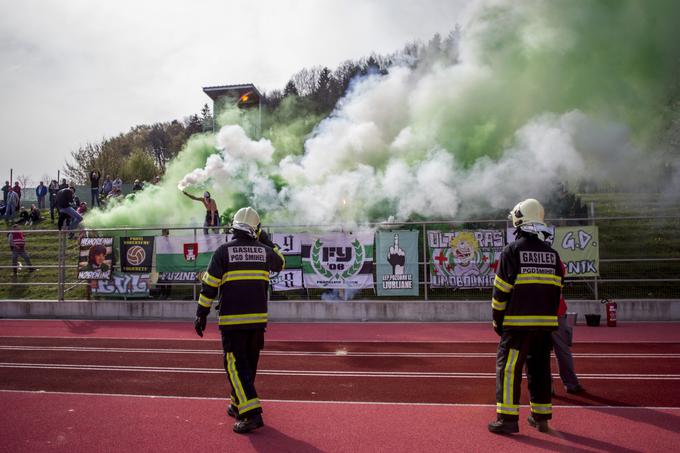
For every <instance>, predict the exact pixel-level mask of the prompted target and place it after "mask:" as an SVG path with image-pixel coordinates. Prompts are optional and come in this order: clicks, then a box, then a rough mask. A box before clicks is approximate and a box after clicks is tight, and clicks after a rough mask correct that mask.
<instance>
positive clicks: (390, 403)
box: [0, 389, 680, 411]
mask: <svg viewBox="0 0 680 453" xmlns="http://www.w3.org/2000/svg"><path fill="white" fill-rule="evenodd" d="M2 393H26V394H37V395H65V396H105V397H112V398H145V399H181V400H206V401H226V400H227V399H228V398H227V397H226V396H225V397H223V398H217V397H211V396H182V395H147V394H134V393H93V392H61V391H52V390H13V389H0V394H2ZM261 401H263V402H265V403H283V404H288V403H291V404H341V405H360V406H408V407H411V406H434V407H452V408H457V407H462V408H465V407H483V408H494V409H495V408H496V404H495V403H493V404H483V403H426V402H417V401H416V402H408V403H404V402H399V401H333V400H282V399H261ZM521 407H523V408H525V409H529V405H524V404H522V405H521ZM553 407H557V408H560V409H586V410H601V409H615V410H618V409H625V410H635V409H638V410H672V411H676V410H677V411H680V407H678V406H611V405H606V406H577V405H555V404H553Z"/></svg>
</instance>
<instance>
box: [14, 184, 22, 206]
mask: <svg viewBox="0 0 680 453" xmlns="http://www.w3.org/2000/svg"><path fill="white" fill-rule="evenodd" d="M12 190H13V191H15V192H16V193H17V195H19V202H21V186H20V185H19V181H14V187H12Z"/></svg>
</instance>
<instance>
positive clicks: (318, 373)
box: [0, 362, 680, 381]
mask: <svg viewBox="0 0 680 453" xmlns="http://www.w3.org/2000/svg"><path fill="white" fill-rule="evenodd" d="M0 368H6V369H46V370H77V371H117V372H151V373H184V374H187V373H188V374H223V373H224V370H223V369H222V368H187V367H149V366H116V365H85V364H51V363H20V362H2V363H0ZM258 374H261V375H265V376H312V377H378V378H422V377H427V378H449V379H495V378H496V374H495V373H486V372H479V373H475V372H460V373H459V372H448V373H447V372H409V371H332V370H329V371H322V370H266V369H264V370H258ZM552 376H553V377H558V376H559V374H557V373H553V374H552ZM579 378H582V379H613V380H672V381H675V380H680V374H635V373H631V374H620V373H611V374H608V373H581V374H579Z"/></svg>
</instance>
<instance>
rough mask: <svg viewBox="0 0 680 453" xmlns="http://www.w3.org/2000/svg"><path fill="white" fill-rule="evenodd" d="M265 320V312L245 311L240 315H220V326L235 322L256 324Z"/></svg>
mask: <svg viewBox="0 0 680 453" xmlns="http://www.w3.org/2000/svg"><path fill="white" fill-rule="evenodd" d="M265 322H267V313H247V314H240V315H222V316H220V321H219V325H220V326H232V325H236V324H258V323H265Z"/></svg>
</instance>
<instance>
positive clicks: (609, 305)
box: [600, 299, 617, 327]
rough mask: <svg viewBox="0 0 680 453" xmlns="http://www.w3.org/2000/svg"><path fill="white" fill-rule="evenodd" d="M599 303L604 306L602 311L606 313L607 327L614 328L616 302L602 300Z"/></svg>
mask: <svg viewBox="0 0 680 453" xmlns="http://www.w3.org/2000/svg"><path fill="white" fill-rule="evenodd" d="M600 302H601V303H603V304H604V309H605V311H606V312H607V327H616V307H617V305H616V302H612V301H611V300H609V299H602V300H601V301H600Z"/></svg>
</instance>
